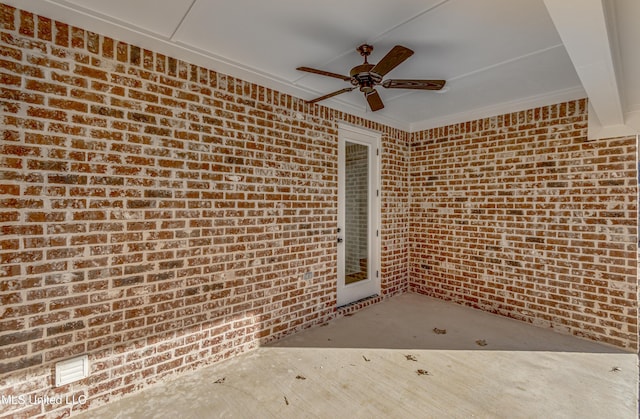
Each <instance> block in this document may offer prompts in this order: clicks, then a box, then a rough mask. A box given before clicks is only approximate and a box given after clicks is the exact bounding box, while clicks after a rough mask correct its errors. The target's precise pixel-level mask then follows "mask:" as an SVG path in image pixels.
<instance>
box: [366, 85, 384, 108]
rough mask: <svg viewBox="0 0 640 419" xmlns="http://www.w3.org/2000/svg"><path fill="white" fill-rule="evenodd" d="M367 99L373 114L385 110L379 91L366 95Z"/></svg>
mask: <svg viewBox="0 0 640 419" xmlns="http://www.w3.org/2000/svg"><path fill="white" fill-rule="evenodd" d="M365 97H366V98H367V102H368V103H369V107H370V108H371V111H372V112H375V111H379V110H380V109H382V108H384V104H383V103H382V99H381V98H380V95H379V94H378V92H377V91H375V90H372V91H371V93H367V94H365Z"/></svg>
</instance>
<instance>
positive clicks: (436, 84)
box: [382, 79, 446, 90]
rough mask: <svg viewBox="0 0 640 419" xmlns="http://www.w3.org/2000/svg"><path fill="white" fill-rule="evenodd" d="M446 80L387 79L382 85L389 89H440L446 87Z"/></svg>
mask: <svg viewBox="0 0 640 419" xmlns="http://www.w3.org/2000/svg"><path fill="white" fill-rule="evenodd" d="M445 83H446V81H445V80H392V79H389V80H385V81H384V82H382V87H386V88H387V89H418V90H440V89H442V88H443V87H444V84H445Z"/></svg>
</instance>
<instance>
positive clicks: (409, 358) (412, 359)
mask: <svg viewBox="0 0 640 419" xmlns="http://www.w3.org/2000/svg"><path fill="white" fill-rule="evenodd" d="M404 357H405V358H407V361H417V360H418V358H416V357H415V356H413V355H405V356H404Z"/></svg>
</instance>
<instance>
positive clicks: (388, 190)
mask: <svg viewBox="0 0 640 419" xmlns="http://www.w3.org/2000/svg"><path fill="white" fill-rule="evenodd" d="M0 19H1V21H0V37H1V39H0V85H1V86H2V87H1V90H0V94H1V97H0V107H1V109H2V114H1V117H2V123H3V131H2V143H1V148H0V159H2V166H1V167H0V199H1V200H2V201H1V202H2V205H1V206H0V227H1V228H2V233H3V236H2V238H1V239H0V243H1V244H2V246H1V250H0V258H1V260H2V266H1V268H0V278H1V279H0V280H1V284H2V285H1V288H0V300H1V303H2V309H0V310H1V315H0V330H1V332H0V355H1V356H0V357H1V358H2V360H1V361H0V394H2V395H5V396H10V395H25V396H27V397H36V396H45V395H46V396H49V397H53V396H57V395H60V396H62V397H65V398H66V397H69V398H71V397H75V399H76V400H77V399H78V398H79V397H80V396H82V397H86V398H87V403H86V404H84V405H75V406H69V405H62V406H59V405H53V406H40V405H27V406H24V405H11V404H3V405H2V406H0V415H11V416H12V417H16V418H20V417H24V418H27V417H29V418H31V417H60V416H65V415H69V414H71V413H73V412H75V411H78V410H86V409H89V408H91V407H95V406H99V405H102V404H104V403H107V402H109V401H112V400H115V399H117V398H120V397H122V396H124V395H127V394H130V393H132V392H135V391H138V390H140V389H142V388H144V387H146V386H149V385H151V384H153V383H155V382H157V381H159V380H163V379H165V378H167V377H170V376H172V375H175V374H177V373H180V372H184V371H188V370H193V369H195V368H199V367H202V366H204V365H208V364H210V363H213V362H216V361H218V360H221V359H225V358H228V357H232V356H235V355H237V354H239V353H241V352H243V351H246V350H250V349H252V348H255V347H257V346H258V345H260V344H261V343H265V342H267V341H270V340H273V339H277V338H279V337H282V336H284V335H287V334H289V333H292V332H294V331H296V330H300V329H302V328H306V327H310V326H312V325H315V324H320V323H323V322H325V321H327V320H328V319H330V318H332V317H334V316H336V315H339V313H337V312H336V307H335V282H336V268H335V258H336V251H335V229H336V223H337V209H336V200H337V124H338V122H346V123H350V124H353V125H357V126H361V127H363V128H366V129H371V130H375V131H379V132H381V133H382V156H381V159H382V166H381V168H382V204H381V207H382V214H381V215H382V221H381V224H382V228H381V235H382V240H383V243H384V245H383V249H382V253H381V258H382V262H381V276H382V296H383V297H388V296H390V295H394V294H397V293H401V292H404V291H406V290H407V288H408V284H407V281H406V278H407V275H408V270H409V260H408V250H407V243H408V239H409V235H408V224H409V223H408V205H409V188H408V158H409V139H410V136H409V134H408V133H406V132H403V131H400V130H396V129H392V128H389V127H385V126H382V125H380V124H376V123H373V122H370V121H366V120H363V119H361V118H357V117H354V116H351V115H347V114H343V113H340V112H337V111H333V110H330V109H328V108H325V107H321V106H316V105H307V104H305V103H304V102H303V101H302V100H299V99H296V98H293V97H291V96H288V95H284V94H281V93H279V92H276V91H273V90H270V89H267V88H264V87H261V86H257V85H255V84H251V83H247V82H243V81H242V80H238V79H236V78H233V77H230V76H226V75H223V74H219V73H216V72H214V71H211V70H208V69H205V68H202V67H198V66H194V65H191V64H188V63H185V62H183V61H180V60H177V59H174V58H172V57H168V56H164V55H162V54H159V53H155V52H153V51H148V50H144V49H142V48H138V47H136V46H133V45H128V44H125V43H123V42H119V41H117V40H114V39H111V38H109V37H106V36H102V35H99V34H96V33H92V32H89V31H85V30H83V29H81V28H75V27H70V26H68V25H66V24H65V23H62V22H57V21H53V20H51V19H48V18H46V17H42V16H36V15H34V14H32V13H28V12H24V11H20V10H17V9H15V8H13V7H10V6H7V5H3V4H0ZM309 270H311V271H313V272H314V279H313V280H312V281H309V282H305V281H303V280H302V276H303V274H304V273H305V272H307V271H309ZM84 353H88V354H89V357H90V362H91V372H90V376H89V377H88V378H86V379H84V380H81V381H79V382H76V383H72V384H68V385H66V386H63V387H59V388H54V387H53V376H52V372H53V364H54V363H55V362H56V361H59V360H62V359H65V358H68V357H71V356H74V355H78V354H84Z"/></svg>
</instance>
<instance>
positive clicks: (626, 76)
mask: <svg viewBox="0 0 640 419" xmlns="http://www.w3.org/2000/svg"><path fill="white" fill-rule="evenodd" d="M3 1H4V2H6V3H8V4H11V5H13V6H15V7H19V8H23V9H27V10H30V11H33V12H35V13H38V14H42V15H44V16H48V17H51V18H54V19H57V20H61V21H65V22H68V23H70V24H73V25H76V26H78V27H82V28H85V29H87V30H91V31H94V32H97V33H102V34H105V35H108V36H110V37H112V38H115V39H118V40H122V41H126V42H129V43H132V44H135V45H139V46H141V47H144V48H147V49H152V50H155V51H158V52H162V53H165V54H169V55H172V56H174V57H176V58H182V59H184V60H187V61H189V62H193V63H195V64H199V65H203V66H206V67H208V68H211V69H214V70H216V71H219V72H223V73H226V74H230V75H233V76H236V77H239V78H242V79H244V80H248V81H252V82H256V83H259V84H262V85H265V86H267V87H271V88H274V89H277V90H280V91H283V92H286V93H290V94H293V95H295V96H297V97H301V98H304V99H312V98H315V97H318V96H321V95H324V94H326V93H329V92H332V91H335V90H339V89H341V88H343V87H349V86H350V85H349V84H348V83H346V82H343V81H341V80H338V79H333V78H328V77H322V76H319V75H315V74H309V73H303V72H300V71H297V70H296V67H299V66H309V67H314V68H318V69H322V70H327V71H331V72H334V73H339V74H348V72H349V69H350V68H351V67H353V66H355V65H358V64H360V63H362V57H360V55H359V54H358V53H357V52H356V51H355V48H356V47H357V46H358V45H360V44H362V43H365V42H366V43H370V44H372V45H373V46H374V51H373V53H372V55H371V57H370V58H369V61H370V62H373V63H375V62H377V61H379V60H380V59H381V58H382V56H384V54H386V52H387V51H389V50H390V49H391V48H392V47H393V46H394V45H397V44H399V45H403V46H406V47H408V48H410V49H412V50H414V51H415V54H414V55H413V56H412V57H411V58H409V59H408V60H407V61H405V62H404V63H402V64H401V65H400V66H399V67H397V68H396V69H394V70H393V71H392V72H390V73H389V74H388V75H387V78H400V79H402V78H409V79H411V78H414V79H415V78H418V79H423V78H427V79H445V80H447V85H446V86H445V89H443V91H441V92H432V91H411V90H399V89H393V90H391V89H389V90H386V89H384V88H383V87H381V86H379V87H378V88H377V89H378V91H379V92H380V95H381V97H382V99H383V101H384V103H385V108H384V109H383V110H381V111H378V112H375V113H372V112H370V111H368V110H367V107H366V102H365V100H364V98H363V97H362V94H361V93H360V92H359V91H358V90H354V91H352V92H350V93H345V94H343V95H340V96H337V97H335V98H333V99H330V100H327V101H325V102H322V104H324V105H326V106H330V107H333V108H336V109H339V110H343V111H346V112H349V113H351V114H355V115H359V116H363V117H365V118H368V119H372V120H375V121H379V122H382V123H385V124H389V125H392V126H395V127H398V128H402V129H405V130H409V131H415V130H420V129H425V128H429V127H434V126H441V125H444V124H448V123H454V122H461V121H466V120H470V119H474V118H480V117H486V116H491V115H496V114H500V113H504V112H513V111H517V110H521V109H527V108H530V107H534V106H540V105H545V104H551V103H557V102H559V101H563V100H570V99H576V98H582V97H585V96H587V95H589V98H590V103H591V105H592V106H593V108H594V110H595V112H594V114H595V115H596V116H597V117H598V118H597V119H594V122H593V124H592V125H593V130H594V131H598V132H602V133H607V134H614V133H618V132H620V133H625V132H627V131H629V132H631V131H633V130H634V129H635V131H636V132H638V131H640V82H639V79H638V77H637V74H640V53H639V52H637V51H636V50H638V48H637V45H636V44H637V41H638V40H640V26H639V25H638V22H639V21H640V1H638V0H393V1H372V0H322V1H318V0H267V1H265V0H109V1H104V0H33V1H28V2H25V1H20V0H3ZM636 119H637V121H636ZM612 127H613V128H612ZM590 128H591V126H590Z"/></svg>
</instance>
